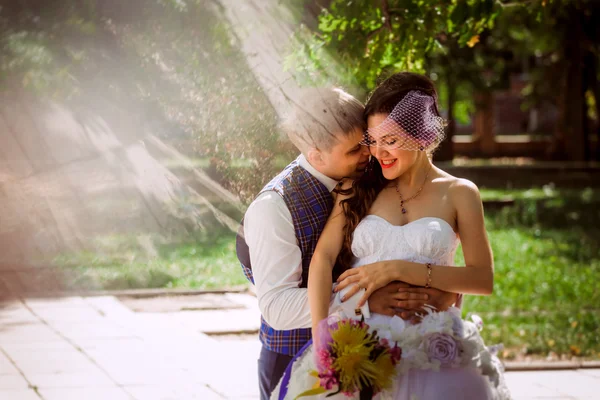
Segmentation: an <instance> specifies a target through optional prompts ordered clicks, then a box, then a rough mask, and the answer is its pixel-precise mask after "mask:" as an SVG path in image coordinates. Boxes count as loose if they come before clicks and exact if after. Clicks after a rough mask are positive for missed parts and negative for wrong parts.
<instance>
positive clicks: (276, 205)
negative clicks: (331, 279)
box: [244, 191, 334, 330]
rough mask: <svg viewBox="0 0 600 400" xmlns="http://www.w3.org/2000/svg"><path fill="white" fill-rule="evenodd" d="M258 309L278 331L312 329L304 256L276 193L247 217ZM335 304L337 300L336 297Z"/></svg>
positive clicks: (268, 194) (262, 200)
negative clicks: (303, 285)
mask: <svg viewBox="0 0 600 400" xmlns="http://www.w3.org/2000/svg"><path fill="white" fill-rule="evenodd" d="M244 236H245V239H246V243H247V244H248V248H249V250H250V262H251V265H252V274H253V276H254V284H255V286H256V297H257V298H258V307H259V309H260V311H261V314H262V316H263V318H264V319H265V321H267V323H268V324H269V325H271V326H272V327H273V328H275V329H277V330H289V329H299V328H310V327H311V326H312V320H311V315H310V306H309V303H308V290H307V289H306V288H300V287H299V286H300V283H301V282H302V252H301V250H300V247H298V243H297V240H296V234H295V231H294V224H293V222H292V216H291V214H290V211H289V210H288V208H287V206H286V205H285V202H284V200H283V199H282V198H281V196H279V195H278V194H277V193H275V192H271V191H269V192H264V193H262V194H261V195H260V196H259V197H258V198H257V199H256V200H255V201H254V202H253V203H252V204H251V205H250V207H248V211H247V212H246V215H245V217H244ZM331 299H332V303H333V300H334V296H333V294H332V298H331Z"/></svg>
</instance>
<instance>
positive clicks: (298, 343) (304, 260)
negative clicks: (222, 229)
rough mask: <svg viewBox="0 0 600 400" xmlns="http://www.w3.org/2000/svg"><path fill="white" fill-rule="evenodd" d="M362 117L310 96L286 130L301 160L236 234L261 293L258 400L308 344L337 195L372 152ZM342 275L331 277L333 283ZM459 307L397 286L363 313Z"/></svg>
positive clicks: (329, 92) (341, 96)
mask: <svg viewBox="0 0 600 400" xmlns="http://www.w3.org/2000/svg"><path fill="white" fill-rule="evenodd" d="M363 111H364V106H363V105H362V104H361V103H360V102H359V101H358V100H357V99H355V98H354V97H352V96H351V95H349V94H348V93H346V92H344V91H343V90H340V89H310V90H306V91H305V92H304V94H303V96H302V97H301V98H300V100H299V101H298V103H297V107H295V108H294V110H293V111H292V112H291V114H290V115H289V116H288V118H287V120H286V122H285V123H284V125H283V128H284V130H285V132H286V134H287V136H288V137H289V139H290V140H291V141H292V143H293V144H294V145H295V146H296V147H297V148H298V150H299V151H300V152H301V153H302V154H301V155H300V156H299V157H298V158H297V159H296V160H294V161H293V162H292V163H291V164H289V165H288V166H287V167H286V168H285V169H284V170H283V171H282V172H281V173H280V174H279V175H277V176H276V177H275V178H273V180H271V182H270V183H269V184H267V185H266V186H265V187H264V188H263V189H262V190H261V192H260V193H259V194H258V196H257V197H256V199H255V200H254V201H253V202H252V204H250V206H249V207H248V210H247V212H246V214H245V216H244V220H243V221H242V226H241V227H240V231H239V232H238V237H237V249H236V250H237V255H238V258H239V260H240V262H241V264H242V268H243V270H244V273H245V274H246V277H247V278H248V279H249V280H250V281H251V282H253V283H254V284H255V286H256V296H257V298H258V305H259V308H260V311H261V314H262V318H261V327H260V333H259V338H260V341H261V342H262V349H261V353H260V356H259V360H258V374H259V385H260V393H261V400H266V399H268V398H269V397H270V395H271V392H272V391H273V390H274V388H275V386H276V385H277V383H278V382H279V380H280V378H281V376H282V375H283V372H284V371H285V368H286V367H287V365H288V363H289V362H290V361H291V359H292V358H293V356H294V355H295V354H296V353H297V352H298V351H299V350H300V349H301V348H302V346H303V345H304V344H306V342H307V341H308V340H309V339H310V337H311V323H312V321H311V316H310V307H309V302H308V292H307V289H306V286H307V282H308V268H309V265H310V261H311V258H312V255H313V252H314V250H315V247H316V244H317V241H318V239H319V236H320V234H321V232H322V230H323V228H324V226H325V223H326V221H327V218H328V217H329V213H330V212H331V210H332V208H333V197H332V191H333V190H334V189H335V187H336V186H337V184H338V183H339V181H340V180H341V179H342V178H345V177H349V178H355V177H358V176H360V174H362V172H363V171H364V169H365V167H366V166H367V163H368V161H369V148H368V147H366V146H361V145H360V144H359V142H360V141H361V140H362V138H363V132H364V130H365V129H366V126H365V120H364V116H363ZM340 272H341V271H337V270H336V269H334V272H333V273H334V277H333V279H334V281H335V279H336V278H337V275H339V273H340ZM352 300H353V299H349V300H348V302H347V303H351V301H352ZM455 300H456V295H455V294H453V293H446V292H442V291H438V290H435V289H423V288H412V287H410V286H409V285H406V284H403V283H392V284H390V285H388V286H386V287H384V288H382V289H380V290H379V291H377V292H375V293H373V294H372V295H371V297H370V298H369V302H368V303H367V304H366V305H365V306H363V308H362V309H361V311H360V312H361V313H362V314H363V315H366V316H368V315H369V312H376V313H379V314H386V315H393V314H395V313H396V309H398V308H402V309H405V310H407V311H405V313H404V314H403V315H401V316H402V317H403V318H409V317H410V316H411V315H413V314H414V312H415V311H416V310H419V309H421V307H423V306H424V304H425V303H427V304H430V305H433V306H436V307H439V308H445V307H448V306H450V305H452V304H453V303H454V302H455ZM354 301H358V296H355V298H354ZM340 308H343V309H344V310H348V309H350V310H351V311H352V312H355V311H354V309H355V305H353V304H342V303H341V301H340V298H339V294H338V295H337V296H336V295H333V294H332V297H331V303H330V312H333V311H336V310H338V309H340ZM356 312H359V311H358V310H356Z"/></svg>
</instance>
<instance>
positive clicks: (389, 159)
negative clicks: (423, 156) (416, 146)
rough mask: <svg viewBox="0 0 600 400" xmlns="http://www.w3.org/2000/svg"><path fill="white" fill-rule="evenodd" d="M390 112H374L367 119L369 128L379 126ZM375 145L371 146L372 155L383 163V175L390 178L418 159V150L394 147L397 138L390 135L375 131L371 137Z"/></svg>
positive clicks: (406, 168)
mask: <svg viewBox="0 0 600 400" xmlns="http://www.w3.org/2000/svg"><path fill="white" fill-rule="evenodd" d="M387 116H388V114H372V115H370V116H369V118H368V119H367V125H368V128H369V129H372V128H374V127H377V126H379V125H380V124H381V123H382V122H383V121H384V120H385V119H386V118H387ZM370 139H371V140H372V142H373V146H370V150H371V155H372V156H374V157H375V158H376V159H377V161H379V164H380V165H381V171H382V172H383V176H384V177H385V178H386V179H388V180H394V179H396V178H397V177H399V176H400V175H402V174H403V173H404V172H406V171H408V169H410V168H411V167H412V166H413V165H414V164H415V163H416V161H417V157H418V155H419V152H418V151H410V150H400V149H394V148H393V147H394V144H395V143H394V140H396V138H394V137H390V135H384V134H380V135H378V134H377V133H375V134H374V135H372V137H371V138H370Z"/></svg>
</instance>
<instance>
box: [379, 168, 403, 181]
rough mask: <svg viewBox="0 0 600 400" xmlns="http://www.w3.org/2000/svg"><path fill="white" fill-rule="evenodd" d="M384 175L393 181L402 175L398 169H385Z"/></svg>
mask: <svg viewBox="0 0 600 400" xmlns="http://www.w3.org/2000/svg"><path fill="white" fill-rule="evenodd" d="M382 172H383V177H384V178H385V179H387V180H388V181H393V180H394V179H396V178H397V177H398V176H400V174H399V173H398V171H389V170H388V171H386V170H383V171H382Z"/></svg>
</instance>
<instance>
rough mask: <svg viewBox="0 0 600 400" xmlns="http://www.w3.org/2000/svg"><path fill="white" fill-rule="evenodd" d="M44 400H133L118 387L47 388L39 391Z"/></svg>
mask: <svg viewBox="0 0 600 400" xmlns="http://www.w3.org/2000/svg"><path fill="white" fill-rule="evenodd" d="M39 392H40V394H41V396H42V398H43V399H44V400H83V399H85V400H109V399H110V400H133V399H134V398H133V397H132V396H131V395H129V394H128V393H127V392H126V391H125V390H124V389H122V388H120V387H107V388H51V389H50V388H48V389H40V390H39Z"/></svg>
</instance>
